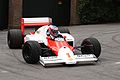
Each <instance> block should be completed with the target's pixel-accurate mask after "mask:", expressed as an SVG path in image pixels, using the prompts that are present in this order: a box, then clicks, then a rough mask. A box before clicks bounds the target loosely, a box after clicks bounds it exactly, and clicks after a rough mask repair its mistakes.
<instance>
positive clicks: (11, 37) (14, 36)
mask: <svg viewBox="0 0 120 80" xmlns="http://www.w3.org/2000/svg"><path fill="white" fill-rule="evenodd" d="M7 43H8V46H9V48H11V49H17V48H18V49H19V48H22V43H23V36H22V32H21V30H19V29H11V30H9V31H8V34H7Z"/></svg>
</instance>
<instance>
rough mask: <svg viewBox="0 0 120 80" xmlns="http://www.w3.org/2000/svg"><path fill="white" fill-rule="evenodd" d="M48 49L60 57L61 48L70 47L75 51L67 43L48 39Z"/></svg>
mask: <svg viewBox="0 0 120 80" xmlns="http://www.w3.org/2000/svg"><path fill="white" fill-rule="evenodd" d="M47 41H48V47H49V48H50V49H51V50H52V51H53V52H54V53H55V54H56V55H57V56H58V51H59V49H60V48H61V47H64V46H66V47H68V48H70V49H71V50H72V51H73V49H74V48H73V47H72V46H70V45H69V44H68V43H67V42H66V41H55V40H52V39H50V37H47Z"/></svg>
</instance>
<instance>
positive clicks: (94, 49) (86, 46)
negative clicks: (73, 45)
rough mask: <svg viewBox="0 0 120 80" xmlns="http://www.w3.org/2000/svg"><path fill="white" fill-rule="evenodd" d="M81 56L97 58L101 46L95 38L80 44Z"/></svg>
mask: <svg viewBox="0 0 120 80" xmlns="http://www.w3.org/2000/svg"><path fill="white" fill-rule="evenodd" d="M81 46H82V48H81V52H82V54H94V55H95V56H96V57H97V58H98V57H99V56H100V54H101V45H100V43H99V41H98V40H97V39H96V38H86V39H84V40H83V42H82V44H81Z"/></svg>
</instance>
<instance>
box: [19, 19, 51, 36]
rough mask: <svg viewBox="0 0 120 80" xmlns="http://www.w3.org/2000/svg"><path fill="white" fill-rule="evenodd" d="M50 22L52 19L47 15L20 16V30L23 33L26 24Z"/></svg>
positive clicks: (36, 24)
mask: <svg viewBox="0 0 120 80" xmlns="http://www.w3.org/2000/svg"><path fill="white" fill-rule="evenodd" d="M49 24H52V19H51V18H49V17H38V18H21V31H22V35H24V28H25V27H26V26H30V27H32V26H33V27H37V26H44V25H49Z"/></svg>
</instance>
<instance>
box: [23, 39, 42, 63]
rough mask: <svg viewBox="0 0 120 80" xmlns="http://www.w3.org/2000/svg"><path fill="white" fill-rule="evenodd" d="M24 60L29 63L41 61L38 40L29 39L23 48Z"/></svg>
mask: <svg viewBox="0 0 120 80" xmlns="http://www.w3.org/2000/svg"><path fill="white" fill-rule="evenodd" d="M22 55H23V58H24V60H25V61H26V62H27V63H29V64H35V63H37V62H39V57H40V55H41V47H40V44H39V43H38V42H36V41H27V42H26V43H25V44H24V46H23V50H22Z"/></svg>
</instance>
